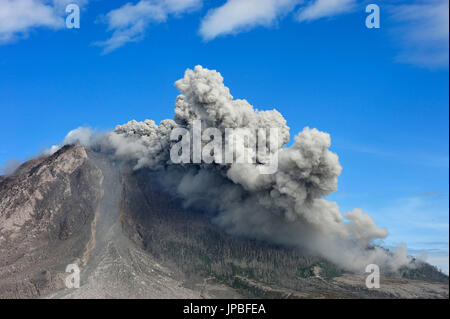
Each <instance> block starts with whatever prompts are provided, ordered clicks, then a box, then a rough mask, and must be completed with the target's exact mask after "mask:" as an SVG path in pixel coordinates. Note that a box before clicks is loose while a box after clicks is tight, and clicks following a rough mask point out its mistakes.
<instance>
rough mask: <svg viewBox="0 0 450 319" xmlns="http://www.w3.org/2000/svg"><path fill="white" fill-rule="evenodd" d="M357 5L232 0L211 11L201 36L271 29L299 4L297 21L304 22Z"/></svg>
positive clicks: (347, 1) (332, 0)
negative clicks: (262, 28)
mask: <svg viewBox="0 0 450 319" xmlns="http://www.w3.org/2000/svg"><path fill="white" fill-rule="evenodd" d="M355 3H356V0H309V1H303V0H228V1H227V2H226V3H225V4H224V5H222V6H221V7H219V8H216V9H213V10H211V11H210V12H208V14H207V15H206V17H205V18H204V19H203V21H202V23H201V27H200V35H201V36H202V37H203V39H205V40H212V39H214V38H215V37H217V36H221V35H227V34H236V33H239V32H243V31H248V30H250V29H252V28H255V27H258V26H263V27H270V26H273V25H274V24H276V22H277V21H279V20H280V19H281V18H283V17H285V16H287V15H288V14H290V13H291V12H293V11H294V10H295V9H296V8H297V7H298V6H299V5H301V7H300V8H299V10H298V12H297V13H296V19H297V20H298V21H301V22H303V21H312V20H316V19H320V18H324V17H331V16H336V15H339V14H343V13H346V12H349V11H351V10H352V9H353V7H354V4H355Z"/></svg>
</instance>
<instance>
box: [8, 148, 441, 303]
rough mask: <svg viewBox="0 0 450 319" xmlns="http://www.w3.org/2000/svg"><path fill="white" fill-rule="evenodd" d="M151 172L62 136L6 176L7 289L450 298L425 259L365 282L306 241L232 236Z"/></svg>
mask: <svg viewBox="0 0 450 319" xmlns="http://www.w3.org/2000/svg"><path fill="white" fill-rule="evenodd" d="M156 174H157V173H154V172H152V171H150V170H146V169H141V170H137V171H133V170H131V169H129V168H127V167H124V166H123V165H121V164H119V163H118V162H114V161H112V160H110V157H109V156H108V155H106V154H102V153H98V152H94V151H92V150H86V149H84V148H83V147H81V146H65V147H63V148H62V149H61V150H59V151H58V152H56V153H55V154H53V155H51V156H48V157H40V158H37V159H34V160H31V161H29V162H27V163H25V164H23V165H22V166H21V167H19V168H18V169H17V170H16V172H15V173H14V174H12V175H10V176H0V298H234V297H237V298H254V297H260V298H448V289H449V287H448V277H447V276H445V275H443V274H442V273H440V272H438V271H437V270H436V269H435V268H434V267H432V266H430V265H428V264H424V263H416V265H415V267H413V268H411V269H403V270H401V271H400V272H399V273H395V274H382V277H381V288H380V289H372V290H369V289H367V288H366V286H365V276H364V275H363V274H352V273H346V272H344V271H343V270H342V269H340V268H339V267H337V266H336V265H334V264H332V263H330V262H328V261H327V260H324V259H323V258H320V257H317V256H314V255H312V254H310V253H308V252H305V251H300V250H298V249H294V248H288V247H283V246H279V245H273V244H270V243H266V242H262V241H257V240H252V239H247V238H242V237H235V236H230V235H228V234H227V233H225V232H224V231H223V230H222V229H220V228H219V227H217V226H216V225H215V224H214V223H212V222H211V218H210V217H211V216H208V215H211V214H213V212H202V211H192V210H189V209H186V208H183V205H182V204H181V201H179V200H178V199H177V198H176V197H174V196H172V195H171V194H169V193H167V192H166V191H165V190H164V188H163V187H161V186H160V184H159V183H158V180H160V178H161V176H157V175H156ZM72 263H76V264H77V265H78V266H79V267H80V269H81V286H80V288H79V289H67V288H66V287H65V284H64V279H65V278H66V276H67V275H68V274H67V273H65V269H66V266H67V265H68V264H72Z"/></svg>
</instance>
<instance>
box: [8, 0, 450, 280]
mask: <svg viewBox="0 0 450 319" xmlns="http://www.w3.org/2000/svg"><path fill="white" fill-rule="evenodd" d="M66 2H69V1H65V0H53V1H50V0H48V1H44V0H0V21H1V22H0V107H1V118H0V124H1V125H0V166H2V165H6V166H8V163H10V161H11V159H14V158H15V159H19V160H26V159H28V158H30V157H32V156H34V155H36V154H38V153H39V152H40V151H42V150H44V149H46V148H49V147H50V146H51V145H54V144H59V143H60V142H61V141H62V140H63V138H64V136H65V135H66V134H67V132H69V131H70V130H72V129H75V128H77V127H79V126H90V127H92V128H95V129H97V130H100V131H101V130H110V129H112V128H114V126H115V125H117V124H121V123H125V122H127V121H129V120H131V119H136V120H144V119H147V118H150V119H153V120H155V121H156V122H159V121H160V120H163V119H165V118H172V116H173V106H174V101H175V98H176V96H177V94H178V92H177V90H176V89H175V87H174V85H173V82H174V81H175V80H177V79H179V78H181V77H182V76H183V74H184V71H185V69H186V68H193V67H194V66H195V65H197V64H201V65H202V66H204V67H207V68H210V69H216V70H218V71H219V72H221V73H222V75H223V76H224V78H225V84H226V85H227V86H228V87H230V90H231V93H232V95H233V96H234V97H235V98H245V99H247V100H248V101H249V102H250V103H251V104H252V105H254V106H255V107H256V108H258V109H272V108H276V109H277V110H278V111H280V112H281V113H282V114H283V115H284V117H285V118H286V119H287V121H288V125H289V126H290V127H291V136H292V137H293V136H294V135H295V134H297V133H298V132H300V131H301V130H302V129H303V127H305V126H310V127H316V128H318V129H319V130H322V131H326V132H328V133H330V134H331V137H332V147H331V148H332V150H333V151H334V152H336V153H337V154H338V155H339V157H340V162H341V165H342V166H343V172H342V175H341V177H340V180H339V190H338V192H336V193H335V194H332V195H331V196H329V198H330V199H332V200H335V201H337V202H338V204H339V205H340V207H341V209H342V211H343V212H346V211H349V210H351V209H353V208H355V207H359V208H362V209H363V210H364V211H366V212H369V213H370V215H371V216H372V217H373V218H374V219H375V220H376V221H377V223H378V224H379V225H380V226H383V227H386V228H388V230H389V233H390V236H389V237H388V238H387V239H386V240H385V242H384V244H385V245H387V246H394V245H396V244H398V243H400V242H406V243H407V245H408V247H409V250H410V252H412V253H417V254H418V253H420V251H421V250H424V249H426V250H427V251H428V256H429V261H431V262H433V263H435V264H437V265H439V266H440V267H441V268H443V269H446V270H447V272H448V246H449V244H448V238H449V232H448V228H449V204H448V188H449V179H448V176H449V168H448V163H449V157H448V156H449V135H448V134H449V114H448V112H449V91H448V86H449V71H448V0H437V1H370V2H367V1H356V0H342V1H340V2H339V1H338V2H336V1H333V0H319V1H303V2H300V1H296V0H278V1H275V0H261V1H259V2H258V1H257V2H255V0H240V1H239V2H237V1H236V0H228V1H201V0H155V1H150V0H142V1H131V2H130V4H128V5H126V6H125V7H124V5H125V4H126V3H127V2H126V1H105V0H91V1H88V0H84V1H79V2H78V3H79V4H80V6H81V28H80V29H66V28H65V26H64V19H65V17H66V14H65V12H64V7H65V4H66ZM74 2H76V1H74ZM246 2H247V5H248V7H246V5H245V3H246ZM17 3H22V4H24V3H25V4H26V5H21V6H18V5H17ZM242 3H244V4H242ZM255 3H257V4H258V5H257V6H256V7H255ZM368 3H376V4H378V5H379V7H380V13H381V28H379V29H368V28H366V26H365V19H366V16H367V15H368V13H366V12H365V7H366V5H367V4H368ZM249 8H257V9H252V10H250V9H249ZM442 8H444V9H445V8H447V10H445V12H444V11H443V10H442ZM5 17H7V19H5Z"/></svg>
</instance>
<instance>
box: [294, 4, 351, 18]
mask: <svg viewBox="0 0 450 319" xmlns="http://www.w3.org/2000/svg"><path fill="white" fill-rule="evenodd" d="M355 3H356V0H315V1H314V2H309V3H308V5H306V6H305V7H303V8H301V9H300V10H299V12H298V14H297V19H298V20H299V21H312V20H316V19H320V18H325V17H332V16H336V15H338V14H343V13H346V12H349V11H351V10H352V9H353V8H354V6H355Z"/></svg>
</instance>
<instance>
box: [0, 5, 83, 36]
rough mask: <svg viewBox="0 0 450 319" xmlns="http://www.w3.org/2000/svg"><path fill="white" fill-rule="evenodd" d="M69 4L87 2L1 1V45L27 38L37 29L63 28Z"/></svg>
mask: <svg viewBox="0 0 450 319" xmlns="http://www.w3.org/2000/svg"><path fill="white" fill-rule="evenodd" d="M69 2H70V3H78V4H80V5H82V4H85V3H87V0H79V1H69V0H0V44H4V43H9V42H12V41H15V40H17V39H20V38H23V37H26V36H27V35H28V34H29V32H30V31H31V30H33V29H35V28H50V29H61V28H63V27H64V17H63V15H64V8H65V5H67V4H68V3H69Z"/></svg>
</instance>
